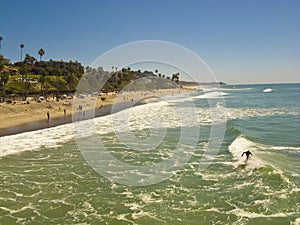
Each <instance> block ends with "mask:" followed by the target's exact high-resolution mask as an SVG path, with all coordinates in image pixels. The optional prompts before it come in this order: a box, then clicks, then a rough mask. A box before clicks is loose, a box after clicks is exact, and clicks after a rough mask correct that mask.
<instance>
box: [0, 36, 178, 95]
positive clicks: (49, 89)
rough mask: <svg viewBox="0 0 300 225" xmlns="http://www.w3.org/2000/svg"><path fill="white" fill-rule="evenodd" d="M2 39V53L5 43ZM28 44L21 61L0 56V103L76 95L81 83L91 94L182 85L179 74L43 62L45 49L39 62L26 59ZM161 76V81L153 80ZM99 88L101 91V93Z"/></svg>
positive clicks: (159, 78) (31, 57) (31, 58)
mask: <svg viewBox="0 0 300 225" xmlns="http://www.w3.org/2000/svg"><path fill="white" fill-rule="evenodd" d="M2 40H3V37H2V36H0V53H1V41H2ZM24 47H25V45H24V44H20V61H19V62H15V63H11V62H10V60H9V59H7V58H5V57H4V56H3V55H1V54H0V97H1V98H0V101H5V98H6V97H7V96H22V97H23V99H26V97H27V96H28V95H33V94H39V95H46V96H47V95H49V94H53V95H54V94H56V95H59V94H61V93H67V92H71V93H72V92H75V90H76V89H77V86H78V84H79V81H80V82H81V85H80V86H81V88H83V89H85V91H91V92H100V91H102V92H109V91H120V90H122V89H124V87H126V89H128V90H139V89H144V90H148V89H157V88H172V87H175V86H177V84H178V83H179V73H177V74H173V75H172V77H169V76H165V75H163V74H161V73H158V70H155V73H153V72H151V71H150V72H149V71H144V72H141V71H140V70H137V71H133V70H131V69H130V68H129V67H128V68H122V69H121V70H118V68H117V67H115V66H112V71H111V72H109V71H104V70H103V68H102V67H99V68H91V67H86V68H85V69H84V67H83V66H82V65H81V63H80V62H78V61H75V62H74V61H69V62H66V61H62V60H60V61H57V60H51V59H50V60H49V61H42V57H43V56H44V55H45V54H46V52H45V50H44V49H42V48H41V49H39V50H38V51H37V53H38V55H39V57H40V59H39V61H38V60H37V59H36V58H35V57H33V56H31V55H30V54H28V53H26V54H25V57H24V59H23V49H24ZM154 77H157V79H153V78H154ZM99 88H100V89H101V90H99Z"/></svg>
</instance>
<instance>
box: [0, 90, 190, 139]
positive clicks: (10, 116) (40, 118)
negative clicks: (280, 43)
mask: <svg viewBox="0 0 300 225" xmlns="http://www.w3.org/2000/svg"><path fill="white" fill-rule="evenodd" d="M182 91H184V92H190V91H192V89H191V88H184V89H161V90H155V91H136V92H124V93H122V94H119V95H117V94H116V93H107V94H105V95H103V96H85V99H82V107H83V108H82V109H81V110H80V111H81V113H83V112H85V111H89V110H95V116H97V117H98V116H103V115H107V114H110V113H111V108H112V105H113V104H121V103H126V102H128V103H131V102H133V101H136V100H141V99H144V98H150V97H159V96H164V95H168V94H178V93H180V92H182ZM101 97H105V98H106V99H105V101H103V100H101ZM77 100H78V99H77ZM91 101H92V102H93V103H96V104H88V103H87V102H91ZM73 102H74V99H63V100H59V101H56V100H55V99H53V98H49V99H48V101H46V100H44V101H42V102H37V101H34V100H33V101H29V104H27V102H26V101H16V102H15V104H8V103H0V121H1V123H0V136H5V135H11V134H16V133H21V132H26V131H31V130H38V129H43V128H47V127H53V126H57V125H61V124H65V123H71V122H72V114H73V113H75V112H74V110H73V108H74V107H73ZM76 102H77V103H78V101H76ZM123 107H128V106H126V105H124V106H123ZM77 111H78V110H77ZM48 112H49V115H50V119H49V121H48V118H47V113H48Z"/></svg>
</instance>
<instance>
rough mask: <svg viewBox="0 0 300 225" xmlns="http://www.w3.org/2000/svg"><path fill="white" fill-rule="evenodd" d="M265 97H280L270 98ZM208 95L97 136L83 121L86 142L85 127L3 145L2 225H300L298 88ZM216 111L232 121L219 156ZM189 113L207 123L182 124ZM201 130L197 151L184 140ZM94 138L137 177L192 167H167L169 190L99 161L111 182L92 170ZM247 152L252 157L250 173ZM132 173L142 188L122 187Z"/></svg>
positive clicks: (248, 88)
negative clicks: (214, 142)
mask: <svg viewBox="0 0 300 225" xmlns="http://www.w3.org/2000/svg"><path fill="white" fill-rule="evenodd" d="M266 88H272V90H273V91H272V92H268V93H264V92H263V90H264V89H266ZM205 91H206V95H205V97H203V93H201V92H199V93H193V94H192V95H191V96H185V95H181V96H173V97H172V98H168V99H167V100H166V99H165V100H166V101H161V102H153V103H151V104H147V105H142V106H137V107H134V108H131V109H128V110H124V111H121V112H118V113H116V114H114V115H113V116H105V117H100V118H97V119H95V120H94V121H93V125H94V127H93V129H91V127H90V125H91V124H90V123H89V122H83V123H82V124H81V125H80V129H81V131H80V132H79V133H80V135H82V134H84V135H83V136H80V137H78V136H76V135H74V130H75V132H76V131H78V126H77V125H78V124H77V125H76V126H74V125H73V124H67V125H62V126H58V127H53V128H49V129H46V130H39V131H33V132H27V133H22V134H18V135H12V136H6V137H1V138H0V155H1V157H0V167H1V170H0V171H1V176H0V177H1V178H0V179H1V180H0V224H16V223H17V224H272V225H273V224H299V223H300V213H299V206H300V204H299V202H300V201H299V199H300V195H299V183H300V182H299V176H300V171H299V169H300V167H299V166H300V165H299V156H300V141H299V140H300V127H299V126H300V123H299V122H300V101H298V100H299V97H300V85H299V84H282V85H239V86H224V87H221V88H209V89H208V88H207V89H206V90H205ZM221 98H222V99H224V101H225V102H224V103H225V105H224V104H223V102H222V101H220V99H221ZM189 101H192V102H193V104H194V105H195V106H194V107H192V106H191V105H190V104H187V102H189ZM179 107H180V109H179ZM179 111H180V112H179ZM128 112H130V116H129V117H128V120H126V121H127V122H126V123H124V118H126V115H128V114H126V113H128ZM216 112H225V114H226V118H227V121H226V127H225V128H226V130H225V136H224V139H223V140H222V144H221V146H220V148H219V149H218V151H217V155H216V156H215V157H213V155H209V154H208V153H209V144H210V141H209V140H210V139H209V138H210V134H211V131H212V126H211V123H212V122H214V121H215V120H214V119H215V118H216V117H217V116H220V114H222V113H219V114H218V115H217V116H216V115H215V114H216ZM180 113H183V114H180ZM191 113H193V114H194V116H195V115H197V118H199V119H198V120H195V119H194V118H195V117H194V116H186V117H185V118H182V115H190V114H191ZM112 121H113V122H112ZM217 121H219V118H218V119H217ZM126 124H129V125H128V126H126ZM76 129H77V130H76ZM196 129H197V130H199V131H200V133H199V135H197V140H196V143H195V146H192V145H193V140H192V139H191V140H188V139H184V140H183V139H181V137H182V136H184V134H182V133H183V131H184V132H188V131H193V132H194V131H196ZM93 132H94V133H93ZM115 132H117V135H116V133H115ZM194 133H195V132H194ZM132 134H134V135H132ZM187 134H188V135H189V136H193V134H192V133H191V134H189V133H187ZM93 135H94V136H95V135H96V136H97V138H99V139H100V140H101V144H102V145H103V146H104V147H105V149H106V150H107V152H109V153H110V155H111V156H113V157H114V158H115V159H117V160H119V161H120V162H123V163H124V164H126V165H130V166H131V167H129V168H135V169H136V168H140V167H147V166H151V165H156V164H158V163H160V162H164V160H165V159H168V157H171V156H172V155H174V152H175V150H179V151H178V152H179V153H178V154H179V155H180V154H182V155H180V156H182V157H188V158H187V159H188V160H187V162H185V163H184V165H183V166H179V167H178V166H177V167H176V166H175V165H174V167H172V168H171V170H170V171H169V170H168V168H165V167H161V168H162V169H161V171H159V172H160V173H161V174H167V175H166V177H164V179H163V180H162V181H161V182H159V183H153V184H151V185H146V186H143V185H142V186H137V184H138V182H139V181H140V180H139V179H143V178H148V179H149V180H150V181H151V179H153V177H154V175H155V174H154V175H153V173H149V174H148V171H146V170H145V171H144V170H141V171H138V170H137V171H136V170H132V171H130V169H129V170H128V171H125V170H124V171H122V170H121V172H120V169H122V168H123V167H120V168H118V165H117V166H113V164H109V163H112V162H111V161H109V160H108V161H105V160H106V158H102V159H101V160H102V161H101V160H100V161H99V162H102V163H103V164H104V163H108V165H111V166H107V167H105V168H106V169H107V170H106V171H104V172H105V173H104V172H103V174H106V175H111V177H110V178H111V180H110V179H108V178H107V176H103V174H102V175H100V174H99V173H97V172H96V171H97V169H96V171H95V170H94V169H92V168H91V167H90V164H89V161H86V159H87V158H85V157H86V155H85V153H87V152H89V151H94V150H97V149H98V148H97V147H98V146H97V145H96V144H95V142H91V140H94V139H90V138H91V136H93ZM184 137H185V136H184ZM122 138H123V139H122ZM149 138H154V139H153V140H156V141H157V143H154V141H152V139H149ZM120 140H121V141H120ZM147 140H151V141H147ZM76 141H77V142H76ZM79 141H81V142H80V143H78V142H79ZM126 141H128V143H129V144H127V146H126V144H124V142H126ZM82 143H84V144H82ZM97 143H98V142H97ZM178 143H183V144H181V145H180V144H178ZM189 144H190V146H189ZM78 146H79V147H80V148H79V147H78ZM135 148H136V150H134V149H135ZM189 149H192V151H188V150H189ZM137 150H138V151H137ZM142 150H143V151H142ZM245 150H250V151H251V152H252V153H253V156H252V157H251V158H250V159H249V161H248V163H247V164H246V166H244V165H243V164H242V162H243V160H244V159H242V158H241V153H242V152H243V151H245ZM205 157H211V160H202V159H203V158H205ZM95 160H99V159H95ZM212 160H213V161H212ZM205 163H207V164H208V167H207V168H205V169H204V170H199V165H204V164H205ZM170 165H171V164H170ZM171 166H172V165H171ZM126 168H127V167H126ZM147 168H148V167H147ZM173 169H174V170H173ZM154 172H157V171H155V170H154ZM127 173H128V174H131V175H133V177H134V176H136V178H138V179H137V180H136V181H137V183H131V185H124V184H122V182H121V183H120V182H115V181H123V180H122V179H123V178H122V176H124V174H127ZM161 174H158V175H161ZM121 178H122V179H121ZM127 178H128V177H125V178H124V180H126V179H127ZM112 180H113V181H112ZM145 182H146V181H145ZM140 184H143V183H140Z"/></svg>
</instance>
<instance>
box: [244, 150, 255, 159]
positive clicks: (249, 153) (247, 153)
mask: <svg viewBox="0 0 300 225" xmlns="http://www.w3.org/2000/svg"><path fill="white" fill-rule="evenodd" d="M244 154H245V155H246V161H247V160H248V159H249V156H250V155H253V154H252V153H251V152H250V151H249V150H248V151H245V152H243V154H242V157H243V156H244Z"/></svg>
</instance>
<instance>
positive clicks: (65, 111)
mask: <svg viewBox="0 0 300 225" xmlns="http://www.w3.org/2000/svg"><path fill="white" fill-rule="evenodd" d="M66 115H67V110H66V109H64V117H66Z"/></svg>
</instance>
